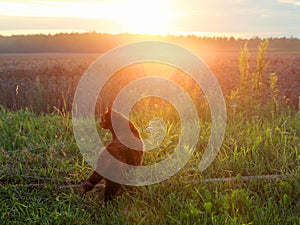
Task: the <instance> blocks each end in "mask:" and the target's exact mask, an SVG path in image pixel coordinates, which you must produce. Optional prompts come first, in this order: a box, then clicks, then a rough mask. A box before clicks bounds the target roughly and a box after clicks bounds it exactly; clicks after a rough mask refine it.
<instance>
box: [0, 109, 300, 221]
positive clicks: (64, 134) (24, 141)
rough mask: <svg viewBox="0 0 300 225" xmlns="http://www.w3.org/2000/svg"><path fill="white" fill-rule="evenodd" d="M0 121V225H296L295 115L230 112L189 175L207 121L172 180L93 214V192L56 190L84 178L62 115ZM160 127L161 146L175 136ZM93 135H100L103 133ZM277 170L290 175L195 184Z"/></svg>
mask: <svg viewBox="0 0 300 225" xmlns="http://www.w3.org/2000/svg"><path fill="white" fill-rule="evenodd" d="M161 112H162V113H163V111H161ZM138 116H139V115H138V114H135V120H136V121H138V120H139V118H138ZM140 116H141V115H140ZM0 117H1V120H0V121H1V122H0V130H1V132H0V137H1V138H0V140H1V152H2V153H1V154H0V167H1V172H0V182H1V185H0V195H1V198H0V211H1V214H0V216H1V217H0V218H1V220H0V221H1V222H0V223H1V224H299V222H300V218H299V207H300V201H299V199H300V179H299V160H300V153H299V147H300V146H299V143H300V140H299V139H300V138H299V137H300V126H299V119H300V113H299V112H298V113H290V112H288V111H285V112H282V113H281V114H279V115H277V116H275V117H273V118H270V117H257V116H253V117H248V119H244V118H245V117H244V115H243V114H242V113H240V112H236V111H235V109H230V111H229V118H228V127H227V132H226V137H225V140H224V143H223V146H222V149H221V150H220V152H219V154H218V156H217V158H216V159H215V160H214V162H213V163H212V165H210V167H209V168H208V169H207V170H205V171H204V172H202V173H200V172H199V171H198V170H197V168H198V164H199V160H200V159H201V156H202V153H203V149H204V147H205V145H206V143H207V138H208V136H209V131H210V130H209V125H210V124H209V122H205V121H202V122H201V124H200V126H201V135H200V140H199V143H198V146H197V149H196V151H195V154H194V156H193V157H192V159H191V160H190V161H189V162H188V164H187V165H186V166H185V167H184V168H183V169H182V170H181V171H180V172H179V173H178V174H176V175H174V176H173V177H171V178H170V179H168V180H167V181H164V182H162V183H159V184H155V185H151V186H146V187H135V188H133V189H126V190H125V191H124V192H123V194H122V195H120V196H118V197H117V198H116V200H115V201H114V202H113V204H112V205H109V206H108V207H102V201H103V190H102V189H99V192H100V195H99V193H98V192H96V191H95V192H91V193H89V194H88V195H87V196H86V197H85V198H81V197H80V196H79V193H78V192H79V190H78V189H76V188H73V189H72V188H60V187H61V186H65V185H69V184H78V183H80V181H82V180H83V179H84V178H86V177H87V176H88V175H89V173H90V172H91V168H90V167H89V166H88V165H87V164H86V163H85V162H84V160H83V159H82V156H81V155H80V152H79V150H78V149H77V146H76V144H75V140H74V137H73V135H72V124H71V119H70V118H69V116H68V114H65V115H59V114H58V113H52V114H45V115H37V114H35V113H33V112H31V111H29V110H26V109H25V110H20V111H17V112H12V111H9V110H6V109H4V108H3V107H2V108H1V110H0ZM140 119H141V118H140ZM143 125H144V126H146V124H143ZM139 126H141V125H139ZM168 128H169V130H172V129H173V131H168V132H167V137H166V139H165V141H166V142H168V141H169V140H172V139H174V134H175V135H176V133H178V132H176V131H177V130H178V129H179V128H178V126H175V125H172V123H169V125H168ZM192 132H193V131H192V130H191V133H192ZM100 135H101V136H102V137H105V133H104V132H103V131H101V132H100ZM36 146H38V147H36ZM164 149H165V148H164V147H163V146H159V147H158V148H157V149H156V150H155V151H154V152H153V153H151V154H150V153H149V154H147V155H146V157H145V163H146V164H151V163H153V162H155V161H156V160H157V159H158V158H157V157H158V156H159V154H158V153H159V152H163V150H164ZM15 150H17V151H15ZM166 151H169V149H168V148H166ZM162 155H163V154H162ZM164 157H165V156H164ZM278 173H283V174H292V175H291V176H289V177H288V178H286V179H282V180H280V179H277V180H268V179H266V180H255V179H254V180H250V181H243V180H239V179H237V181H226V182H225V181H224V182H209V183H207V182H204V179H205V178H214V177H233V176H237V177H240V176H243V175H253V176H255V175H261V174H278ZM28 184H43V185H44V186H43V187H39V188H37V187H36V188H33V187H29V186H28ZM26 185H27V186H26Z"/></svg>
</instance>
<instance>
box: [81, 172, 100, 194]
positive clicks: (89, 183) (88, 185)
mask: <svg viewBox="0 0 300 225" xmlns="http://www.w3.org/2000/svg"><path fill="white" fill-rule="evenodd" d="M102 179H103V177H102V176H101V175H100V174H99V173H97V172H96V171H93V173H92V174H91V176H90V177H89V178H88V179H86V180H85V181H84V182H83V183H82V184H81V196H84V195H85V194H86V193H87V192H88V191H90V190H92V189H93V188H94V187H95V185H96V184H98V183H99V182H100V181H101V180H102Z"/></svg>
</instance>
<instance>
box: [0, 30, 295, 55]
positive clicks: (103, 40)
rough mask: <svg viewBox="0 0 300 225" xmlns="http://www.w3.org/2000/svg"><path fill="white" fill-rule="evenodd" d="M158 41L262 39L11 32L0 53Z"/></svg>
mask: <svg viewBox="0 0 300 225" xmlns="http://www.w3.org/2000/svg"><path fill="white" fill-rule="evenodd" d="M143 40H158V41H167V42H171V43H176V44H180V45H182V46H185V47H188V48H191V49H193V50H200V51H201V50H220V51H235V50H240V49H241V48H242V47H243V46H244V44H245V42H246V41H247V43H248V47H249V48H250V49H254V48H256V47H257V46H258V44H259V43H260V42H261V41H263V39H261V38H259V37H253V38H250V39H241V38H238V39H236V38H233V37H230V38H227V37H198V36H195V35H188V36H175V35H166V36H161V35H141V34H128V33H123V34H106V33H96V32H87V33H59V34H55V35H50V34H49V35H45V34H37V35H12V36H0V53H40V52H57V53H103V52H106V51H108V50H110V49H112V48H114V47H117V46H119V45H122V44H126V43H130V42H135V41H143ZM269 49H270V50H285V51H300V39H298V38H294V37H289V38H286V37H283V38H270V39H269Z"/></svg>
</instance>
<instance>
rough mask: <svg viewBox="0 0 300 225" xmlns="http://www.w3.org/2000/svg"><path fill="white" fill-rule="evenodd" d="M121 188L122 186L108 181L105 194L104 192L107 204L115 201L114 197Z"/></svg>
mask: <svg viewBox="0 0 300 225" xmlns="http://www.w3.org/2000/svg"><path fill="white" fill-rule="evenodd" d="M120 187H121V185H120V184H118V183H115V182H112V181H110V180H107V182H106V185H105V192H104V201H105V203H108V202H110V201H111V200H112V199H113V197H114V196H115V195H116V193H117V192H118V190H119V189H120Z"/></svg>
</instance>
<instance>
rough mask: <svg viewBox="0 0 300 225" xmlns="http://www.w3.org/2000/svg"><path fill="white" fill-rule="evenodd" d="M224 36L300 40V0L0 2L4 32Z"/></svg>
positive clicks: (1, 28) (63, 0) (68, 0)
mask: <svg viewBox="0 0 300 225" xmlns="http://www.w3.org/2000/svg"><path fill="white" fill-rule="evenodd" d="M37 31H38V32H43V33H51V32H52V33H53V32H59V31H66V32H67V31H69V32H71V31H74V32H85V31H97V32H105V33H122V32H131V33H154V34H166V33H202V32H206V33H215V34H216V33H223V34H236V35H238V34H244V35H246V34H247V35H253V36H254V35H258V36H263V35H270V36H287V37H290V36H294V37H299V38H300V0H263V1H259V0H210V1H208V0H189V1H186V0H148V1H146V0H85V1H83V0H54V1H49V0H27V1H21V0H0V34H1V35H9V34H17V33H24V34H26V33H34V32H37Z"/></svg>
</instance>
